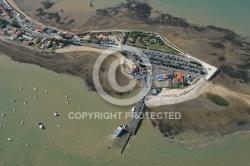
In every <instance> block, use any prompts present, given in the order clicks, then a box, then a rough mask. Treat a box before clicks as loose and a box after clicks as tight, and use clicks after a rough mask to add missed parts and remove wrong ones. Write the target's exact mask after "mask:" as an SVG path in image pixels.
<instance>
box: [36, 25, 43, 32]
mask: <svg viewBox="0 0 250 166" xmlns="http://www.w3.org/2000/svg"><path fill="white" fill-rule="evenodd" d="M43 30H44V28H43V27H41V26H38V27H36V31H37V32H40V33H42V32H43Z"/></svg>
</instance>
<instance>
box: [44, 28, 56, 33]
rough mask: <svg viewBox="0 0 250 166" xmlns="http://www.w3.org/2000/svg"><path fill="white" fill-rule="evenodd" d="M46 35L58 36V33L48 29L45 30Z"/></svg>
mask: <svg viewBox="0 0 250 166" xmlns="http://www.w3.org/2000/svg"><path fill="white" fill-rule="evenodd" d="M44 32H45V33H47V34H56V33H57V31H56V30H54V29H51V28H46V30H44Z"/></svg>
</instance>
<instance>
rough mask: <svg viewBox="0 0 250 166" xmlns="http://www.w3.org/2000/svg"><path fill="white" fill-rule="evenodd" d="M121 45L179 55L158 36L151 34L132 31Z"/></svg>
mask: <svg viewBox="0 0 250 166" xmlns="http://www.w3.org/2000/svg"><path fill="white" fill-rule="evenodd" d="M123 44H128V45H133V46H135V47H139V48H144V49H150V50H153V51H161V52H166V53H171V54H175V55H178V54H179V52H178V51H176V50H174V49H173V48H171V47H169V46H168V45H167V44H166V43H165V42H164V41H163V40H162V38H161V37H160V36H159V35H158V34H155V33H152V32H139V31H132V32H130V33H126V34H125V37H124V41H123Z"/></svg>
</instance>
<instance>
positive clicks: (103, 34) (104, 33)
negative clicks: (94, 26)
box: [101, 32, 111, 36]
mask: <svg viewBox="0 0 250 166" xmlns="http://www.w3.org/2000/svg"><path fill="white" fill-rule="evenodd" d="M101 34H102V36H110V35H111V32H102V33H101Z"/></svg>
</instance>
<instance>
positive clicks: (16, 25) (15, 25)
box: [10, 21, 20, 28]
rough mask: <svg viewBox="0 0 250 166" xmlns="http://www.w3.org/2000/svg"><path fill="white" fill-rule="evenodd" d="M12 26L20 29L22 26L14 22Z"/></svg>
mask: <svg viewBox="0 0 250 166" xmlns="http://www.w3.org/2000/svg"><path fill="white" fill-rule="evenodd" d="M10 26H12V27H15V28H20V25H19V24H18V22H17V21H13V22H12V23H11V24H10Z"/></svg>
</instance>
